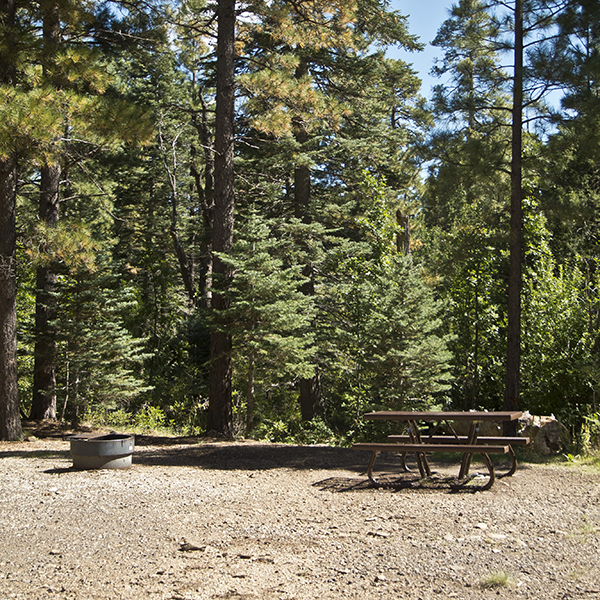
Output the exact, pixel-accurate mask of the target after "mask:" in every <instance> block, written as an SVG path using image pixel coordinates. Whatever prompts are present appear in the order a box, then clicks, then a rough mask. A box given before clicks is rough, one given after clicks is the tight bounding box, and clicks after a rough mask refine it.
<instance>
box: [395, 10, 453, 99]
mask: <svg viewBox="0 0 600 600" xmlns="http://www.w3.org/2000/svg"><path fill="white" fill-rule="evenodd" d="M453 4H455V2H454V1H453V0H391V6H392V8H393V9H394V10H398V11H400V13H401V14H403V15H406V16H408V24H409V27H408V28H409V31H410V32H411V33H413V34H415V35H418V36H419V38H420V41H421V42H422V43H424V44H427V47H426V48H425V50H424V51H423V52H419V53H410V52H402V51H399V50H392V51H391V52H388V55H389V56H390V57H392V58H402V59H403V60H406V61H407V62H410V63H413V65H414V67H415V69H416V70H417V71H418V72H419V74H420V76H421V79H422V80H423V87H422V89H421V92H422V94H423V95H424V96H429V92H430V90H431V87H432V86H433V85H435V84H436V83H439V80H438V79H436V78H434V77H430V76H429V70H430V69H431V67H432V66H433V60H434V58H435V56H436V55H437V53H438V52H439V48H434V47H433V46H431V45H430V42H431V41H432V40H433V38H434V37H435V36H436V34H437V32H438V29H439V28H440V25H441V24H442V23H443V22H444V21H445V20H446V19H447V18H448V10H449V8H450V7H451V6H452V5H453Z"/></svg>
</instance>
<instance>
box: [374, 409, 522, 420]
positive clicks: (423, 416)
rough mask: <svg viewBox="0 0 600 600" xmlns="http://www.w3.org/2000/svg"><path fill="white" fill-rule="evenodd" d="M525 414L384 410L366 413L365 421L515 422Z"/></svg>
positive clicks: (518, 411) (513, 412)
mask: <svg viewBox="0 0 600 600" xmlns="http://www.w3.org/2000/svg"><path fill="white" fill-rule="evenodd" d="M522 415H523V412H522V411H520V410H515V411H491V412H486V411H469V412H462V411H458V412H429V411H414V412H413V411H397V410H382V411H377V412H371V413H366V414H365V415H364V418H365V419H369V420H372V421H515V420H516V419H518V418H519V417H520V416H522Z"/></svg>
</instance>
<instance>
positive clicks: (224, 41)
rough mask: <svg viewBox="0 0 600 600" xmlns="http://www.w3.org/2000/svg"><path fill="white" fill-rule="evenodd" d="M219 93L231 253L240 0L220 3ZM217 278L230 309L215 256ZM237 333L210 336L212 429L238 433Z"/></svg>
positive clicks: (224, 235)
mask: <svg viewBox="0 0 600 600" xmlns="http://www.w3.org/2000/svg"><path fill="white" fill-rule="evenodd" d="M217 17H218V30H217V96H216V115H215V119H216V120H215V203H214V216H213V245H212V247H213V251H214V252H215V253H218V252H220V253H228V252H230V251H231V247H232V245H233V214H234V204H235V195H234V183H235V173H234V169H233V150H234V128H235V0H219V5H218V8H217ZM213 277H214V279H215V283H216V287H217V288H218V291H216V292H214V293H213V295H212V299H211V306H212V308H213V310H214V311H215V312H216V313H217V320H218V313H219V312H221V311H223V310H225V309H227V308H228V306H229V302H228V300H227V296H226V294H225V293H224V292H225V291H226V289H227V286H228V280H229V279H230V277H231V272H230V269H229V268H228V267H227V266H226V265H225V263H224V262H223V261H222V260H220V259H219V257H218V256H215V257H214V263H213ZM231 347H232V339H231V335H230V334H229V333H227V332H226V331H213V332H212V333H211V336H210V355H211V364H210V376H209V399H208V430H209V431H215V432H216V433H217V434H219V435H223V436H226V437H231V436H232V431H233V423H232V406H231Z"/></svg>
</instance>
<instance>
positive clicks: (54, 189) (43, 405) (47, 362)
mask: <svg viewBox="0 0 600 600" xmlns="http://www.w3.org/2000/svg"><path fill="white" fill-rule="evenodd" d="M59 42H60V16H59V6H58V3H57V2H49V3H48V4H47V5H46V6H45V7H44V23H43V43H44V46H43V50H44V52H43V72H44V76H45V77H46V78H47V79H49V80H50V81H51V82H52V83H53V84H54V85H55V87H56V88H57V89H58V88H59V87H60V81H59V77H58V75H57V73H56V72H55V65H54V57H55V55H56V51H57V46H58V44H59ZM57 143H58V142H57ZM60 176H61V169H60V163H59V160H58V158H57V157H54V156H49V157H48V158H47V162H46V165H45V166H44V167H43V168H42V169H41V180H40V209H39V218H40V221H41V222H42V223H45V224H46V225H48V226H49V227H56V225H57V223H58V217H59V191H60ZM55 271H56V269H55V266H53V265H52V264H50V265H48V266H39V267H38V268H37V274H36V299H35V349H34V357H35V358H34V367H33V398H32V403H31V414H30V418H31V419H36V420H37V419H51V420H54V419H56V337H55V335H54V331H53V330H52V321H53V320H54V319H55V318H56V300H55V297H54V293H55V291H56V282H57V275H56V272H55Z"/></svg>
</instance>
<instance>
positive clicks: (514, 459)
mask: <svg viewBox="0 0 600 600" xmlns="http://www.w3.org/2000/svg"><path fill="white" fill-rule="evenodd" d="M508 454H509V456H510V460H511V463H512V464H511V466H510V469H509V470H508V471H507V472H506V473H502V475H498V477H510V475H514V474H515V471H516V470H517V457H516V456H515V451H514V450H513V447H512V446H509V447H508Z"/></svg>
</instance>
